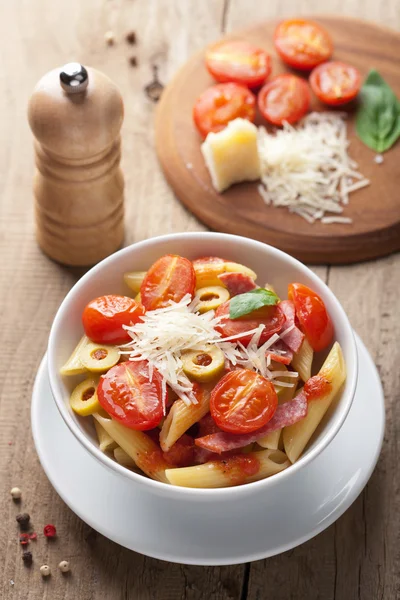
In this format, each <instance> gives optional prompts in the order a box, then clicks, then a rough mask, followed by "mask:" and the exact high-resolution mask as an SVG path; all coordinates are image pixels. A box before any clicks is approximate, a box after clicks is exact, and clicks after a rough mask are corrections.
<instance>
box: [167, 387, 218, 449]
mask: <svg viewBox="0 0 400 600" xmlns="http://www.w3.org/2000/svg"><path fill="white" fill-rule="evenodd" d="M196 398H197V400H198V404H189V406H188V405H187V404H185V402H184V401H183V400H176V401H175V402H174V403H173V405H172V407H171V410H170V411H169V413H168V416H167V418H166V419H165V421H164V423H163V426H162V428H161V432H160V446H161V448H162V450H164V452H167V451H168V450H170V448H171V447H172V446H173V445H174V444H175V442H176V440H178V439H179V438H180V437H181V436H182V435H183V434H184V433H185V432H186V431H187V430H188V429H189V428H190V427H191V426H192V425H194V424H195V423H197V422H198V421H199V420H200V419H202V418H203V417H204V415H206V414H207V413H208V411H209V410H210V391H209V389H208V388H207V387H202V388H201V392H200V393H197V394H196Z"/></svg>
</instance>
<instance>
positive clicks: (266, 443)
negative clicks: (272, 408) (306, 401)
mask: <svg viewBox="0 0 400 600" xmlns="http://www.w3.org/2000/svg"><path fill="white" fill-rule="evenodd" d="M279 368H280V369H284V368H285V367H284V365H279ZM286 370H287V369H286ZM281 380H282V381H286V382H290V383H295V385H294V386H293V387H279V386H275V390H276V393H277V395H278V403H279V404H284V403H285V402H289V401H290V400H292V398H293V397H294V395H295V392H296V387H297V380H294V379H292V378H290V377H281ZM281 433H282V429H277V430H276V431H271V432H270V433H267V435H265V436H264V437H262V438H260V439H259V440H257V444H258V445H259V446H262V448H269V449H270V450H277V449H278V448H279V441H280V439H281Z"/></svg>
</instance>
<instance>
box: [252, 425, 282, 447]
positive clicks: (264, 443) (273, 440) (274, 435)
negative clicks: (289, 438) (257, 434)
mask: <svg viewBox="0 0 400 600" xmlns="http://www.w3.org/2000/svg"><path fill="white" fill-rule="evenodd" d="M281 433H282V429H277V430H276V431H271V433H267V435H264V437H262V438H260V439H259V440H257V444H258V445H259V446H261V447H262V448H268V449H269V450H277V449H278V448H279V440H280V439H281Z"/></svg>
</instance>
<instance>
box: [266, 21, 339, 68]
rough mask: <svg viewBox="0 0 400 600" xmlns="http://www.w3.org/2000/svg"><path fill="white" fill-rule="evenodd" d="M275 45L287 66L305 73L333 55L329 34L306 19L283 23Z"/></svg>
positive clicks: (275, 37)
mask: <svg viewBox="0 0 400 600" xmlns="http://www.w3.org/2000/svg"><path fill="white" fill-rule="evenodd" d="M274 43H275V48H276V51H277V52H278V54H279V56H280V57H281V58H282V60H283V61H284V62H285V63H286V64H288V65H289V66H291V67H294V68H295V69H301V70H304V71H311V69H313V68H314V67H316V66H317V65H319V64H321V63H323V62H325V61H326V60H328V59H329V58H330V57H331V56H332V53H333V43H332V39H331V36H330V35H329V33H328V32H327V31H325V29H323V27H321V26H320V25H317V23H313V22H312V21H306V20H305V19H288V20H286V21H282V23H280V24H279V25H278V27H277V28H276V30H275V34H274Z"/></svg>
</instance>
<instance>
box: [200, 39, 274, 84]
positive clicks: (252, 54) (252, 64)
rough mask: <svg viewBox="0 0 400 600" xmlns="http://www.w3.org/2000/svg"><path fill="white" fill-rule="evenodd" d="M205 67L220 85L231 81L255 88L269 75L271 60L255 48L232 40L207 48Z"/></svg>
mask: <svg viewBox="0 0 400 600" xmlns="http://www.w3.org/2000/svg"><path fill="white" fill-rule="evenodd" d="M206 67H207V69H208V70H209V72H210V73H211V75H212V76H213V77H214V79H216V80H217V81H219V82H220V83H225V82H229V81H232V82H234V83H239V84H241V85H245V86H247V87H249V88H255V87H258V86H259V85H262V84H263V83H264V81H265V80H266V79H267V77H268V75H269V74H270V73H271V58H270V56H269V54H268V53H267V52H265V50H262V49H261V48H257V46H253V45H252V44H249V43H248V42H244V41H242V40H236V41H235V40H234V41H231V42H221V43H219V44H216V45H214V46H211V47H210V48H208V50H207V52H206Z"/></svg>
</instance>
